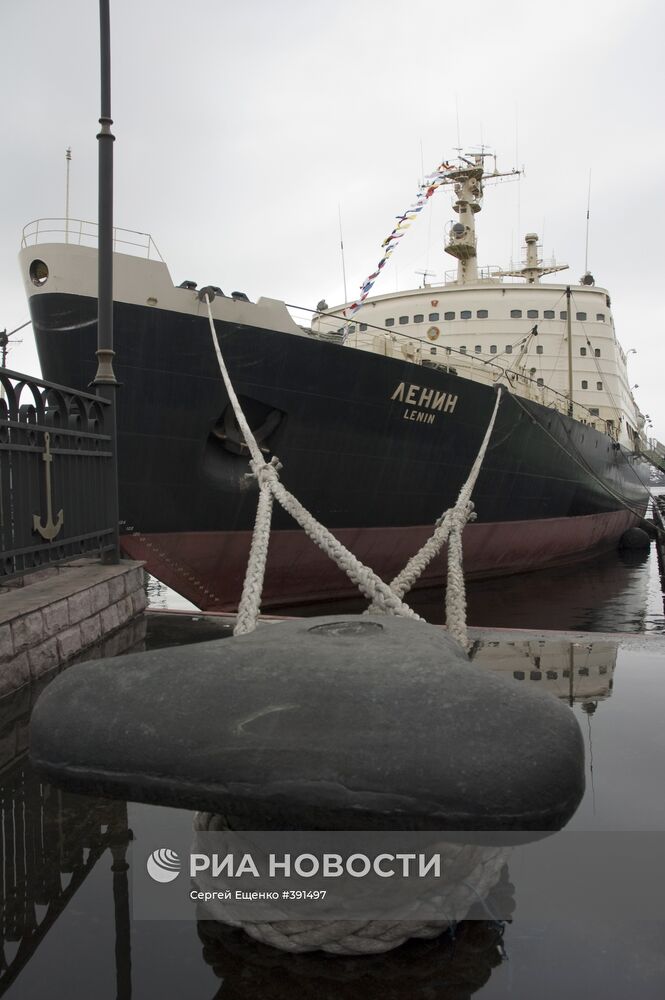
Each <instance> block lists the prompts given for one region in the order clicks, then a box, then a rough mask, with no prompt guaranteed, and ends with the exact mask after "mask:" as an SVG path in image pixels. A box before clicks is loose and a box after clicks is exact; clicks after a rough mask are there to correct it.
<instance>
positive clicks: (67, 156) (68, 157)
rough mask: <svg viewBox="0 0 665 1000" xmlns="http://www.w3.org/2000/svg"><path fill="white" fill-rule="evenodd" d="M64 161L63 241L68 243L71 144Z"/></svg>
mask: <svg viewBox="0 0 665 1000" xmlns="http://www.w3.org/2000/svg"><path fill="white" fill-rule="evenodd" d="M65 162H66V164H67V179H66V181H65V243H69V164H70V163H71V162H72V147H71V146H67V149H66V150H65Z"/></svg>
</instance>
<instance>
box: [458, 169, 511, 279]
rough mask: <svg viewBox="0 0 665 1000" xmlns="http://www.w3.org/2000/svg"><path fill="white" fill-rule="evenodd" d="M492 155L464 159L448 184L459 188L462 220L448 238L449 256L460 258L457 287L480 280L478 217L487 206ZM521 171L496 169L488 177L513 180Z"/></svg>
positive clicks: (460, 218)
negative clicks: (487, 163)
mask: <svg viewBox="0 0 665 1000" xmlns="http://www.w3.org/2000/svg"><path fill="white" fill-rule="evenodd" d="M490 155H491V154H489V153H473V154H471V155H470V157H466V156H460V157H459V160H460V166H459V167H458V168H456V169H454V170H451V171H450V172H449V174H448V178H447V183H452V184H454V185H455V201H454V202H453V211H454V212H456V213H457V215H458V216H459V219H458V221H457V222H455V223H454V224H453V225H452V226H451V228H450V233H449V235H448V242H447V245H446V248H445V250H446V253H449V254H450V255H451V257H457V260H458V264H457V283H458V284H460V285H468V284H471V283H472V282H475V281H477V280H478V254H477V247H476V223H475V218H474V216H475V214H476V212H480V210H481V208H482V202H483V176H484V175H485V165H484V160H485V157H486V156H490ZM517 174H519V170H510V171H506V172H504V173H500V172H499V171H498V170H497V169H496V159H495V161H494V170H493V172H492V173H491V174H486V175H485V176H486V177H488V178H489V177H512V176H514V175H517Z"/></svg>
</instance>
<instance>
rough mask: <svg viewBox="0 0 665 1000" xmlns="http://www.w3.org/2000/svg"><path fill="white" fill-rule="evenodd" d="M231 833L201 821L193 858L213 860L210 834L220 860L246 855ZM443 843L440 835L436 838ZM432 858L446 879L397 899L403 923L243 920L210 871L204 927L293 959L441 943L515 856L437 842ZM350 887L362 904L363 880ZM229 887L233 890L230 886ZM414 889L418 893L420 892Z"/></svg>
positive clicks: (214, 820) (200, 878)
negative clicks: (240, 935)
mask: <svg viewBox="0 0 665 1000" xmlns="http://www.w3.org/2000/svg"><path fill="white" fill-rule="evenodd" d="M230 833H231V831H230V830H229V828H228V826H227V823H226V820H225V818H224V817H223V816H219V815H216V814H215V813H206V812H199V813H196V815H195V817H194V844H193V845H192V853H198V852H200V851H203V852H204V853H209V851H210V849H211V846H210V845H211V841H210V834H215V852H216V853H217V854H219V855H220V856H225V855H228V854H232V853H233V852H234V851H235V852H236V853H239V851H241V850H242V848H239V846H238V841H239V838H242V833H240V832H237V831H236V832H234V833H233V839H232V840H230V841H229V840H228V839H227V838H226V837H225V835H228V834H230ZM202 834H203V836H201V835H202ZM440 836H441V835H440V834H433V838H434V837H440ZM246 850H247V852H249V853H251V854H252V857H255V856H256V846H255V845H254V844H253V843H252V844H248V846H247V848H246ZM428 850H430V851H431V852H432V853H438V854H440V855H441V857H442V859H443V865H442V871H441V876H440V877H439V878H438V879H437V880H436V883H434V882H432V883H428V886H427V889H426V890H423V889H421V890H420V894H418V893H416V892H415V891H414V893H413V895H411V896H410V897H409V896H408V895H407V891H406V890H405V892H404V894H403V896H401V895H399V894H396V895H394V896H393V903H394V904H398V905H399V908H400V910H401V911H402V915H401V916H397V915H395V916H394V917H393V919H392V920H390V919H386V920H376V919H374V920H372V919H368V918H364V919H363V918H356V919H353V918H348V919H340V918H338V919H328V920H326V919H325V917H323V918H319V919H318V920H303V919H290V920H289V919H283V920H280V919H273V920H266V919H264V920H242V919H240V918H239V917H238V915H237V910H236V909H235V907H234V905H233V904H230V905H229V904H228V903H225V902H223V901H222V900H220V898H219V896H216V895H215V892H219V889H220V883H219V879H218V877H217V876H212V875H211V873H210V870H209V869H208V870H206V871H203V872H198V873H197V875H196V878H195V883H196V885H197V887H198V889H199V890H201V891H204V892H206V893H210V895H211V897H212V898H211V900H210V901H207V902H206V903H205V916H204V919H214V920H219V921H221V922H222V923H225V924H229V925H230V926H232V927H240V928H242V929H243V930H244V931H245V933H246V934H248V935H249V936H250V937H252V938H254V939H255V940H256V941H260V942H261V943H262V944H269V945H271V946H272V947H273V948H278V949H279V950H280V951H287V952H291V953H293V954H296V953H301V952H308V951H325V952H328V953H329V954H332V955H376V954H379V953H381V952H386V951H392V949H393V948H398V947H399V946H400V945H401V944H403V943H404V942H405V941H407V940H408V939H409V938H422V939H428V938H435V937H438V936H439V935H440V934H443V933H444V932H445V931H446V930H449V929H450V928H454V927H455V925H456V924H457V923H459V922H460V920H463V919H464V918H465V917H466V915H467V914H468V912H469V910H470V909H471V907H472V906H473V905H474V904H476V903H480V904H481V905H483V904H484V901H485V900H486V899H487V897H488V895H489V894H490V893H491V891H492V889H493V888H494V887H495V886H496V885H497V883H498V882H499V880H500V878H501V873H502V871H503V868H504V866H505V865H506V864H507V862H508V859H509V856H510V853H511V849H510V848H507V847H497V846H487V845H482V844H464V843H452V842H446V841H441V840H437V841H436V842H433V843H432V844H431V845H430V846H429V848H428ZM265 860H266V859H262V861H261V862H260V863H259V868H262V867H265V864H264V863H263V862H265ZM343 881H344V879H343ZM345 882H346V892H347V893H351V892H353V897H354V899H355V898H357V897H358V894H359V893H361V892H362V887H360V886H359V885H358V879H355V878H352V877H351V876H347V877H346V879H345ZM350 883H353V889H351V888H350ZM228 885H229V887H230V883H228ZM413 888H414V890H415V886H414V887H413ZM367 904H368V906H367V907H366V908H371V896H369V897H368V899H367ZM375 905H376V904H375ZM278 908H279V903H277V904H275V909H278ZM486 909H487V916H488V918H493V914H492V913H491V911H490V910H489V908H486ZM405 911H406V912H408V913H409V914H410V917H411V919H409V917H408V916H405V915H404V913H405ZM435 914H436V916H435Z"/></svg>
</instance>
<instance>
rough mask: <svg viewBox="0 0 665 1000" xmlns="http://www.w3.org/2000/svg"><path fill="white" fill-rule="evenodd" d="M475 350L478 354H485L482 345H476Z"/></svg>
mask: <svg viewBox="0 0 665 1000" xmlns="http://www.w3.org/2000/svg"><path fill="white" fill-rule="evenodd" d="M475 350H476V354H482V353H483V349H482V347H481V346H480V344H476V348H475Z"/></svg>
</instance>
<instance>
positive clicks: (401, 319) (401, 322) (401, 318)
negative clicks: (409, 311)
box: [399, 316, 409, 326]
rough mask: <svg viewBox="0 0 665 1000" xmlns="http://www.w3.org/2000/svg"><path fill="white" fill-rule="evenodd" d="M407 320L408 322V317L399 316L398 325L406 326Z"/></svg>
mask: <svg viewBox="0 0 665 1000" xmlns="http://www.w3.org/2000/svg"><path fill="white" fill-rule="evenodd" d="M408 322H409V317H408V316H400V318H399V325H400V326H406V324H407V323H408Z"/></svg>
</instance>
